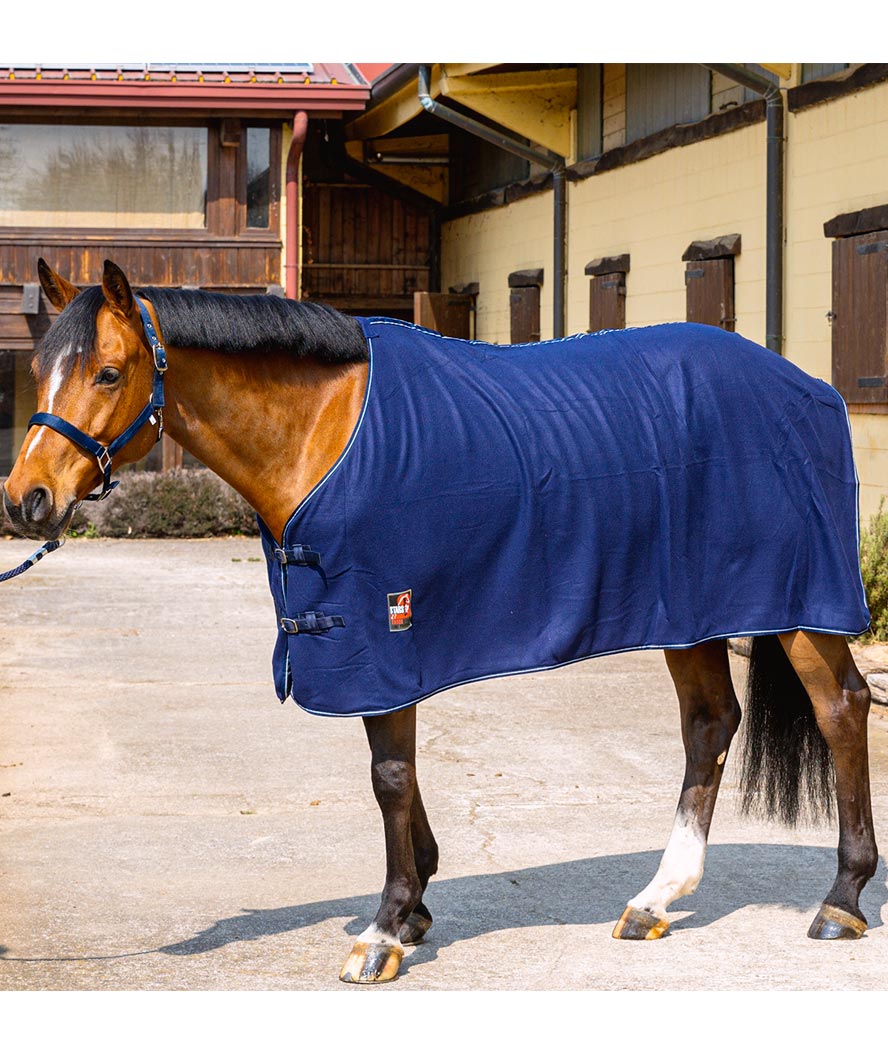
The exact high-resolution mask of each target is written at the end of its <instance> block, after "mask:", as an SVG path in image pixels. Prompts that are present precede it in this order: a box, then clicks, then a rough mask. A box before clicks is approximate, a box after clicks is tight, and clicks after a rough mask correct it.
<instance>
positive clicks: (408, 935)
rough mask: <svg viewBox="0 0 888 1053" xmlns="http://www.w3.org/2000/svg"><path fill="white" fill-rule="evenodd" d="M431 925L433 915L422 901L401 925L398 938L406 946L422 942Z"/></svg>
mask: <svg viewBox="0 0 888 1053" xmlns="http://www.w3.org/2000/svg"><path fill="white" fill-rule="evenodd" d="M431 927H432V916H431V914H429V912H428V910H427V909H426V908H425V907H424V906H423V905H422V903H420V904H419V906H418V907H417V908H416V910H415V911H413V913H412V914H410V915H409V916H408V918H407V920H406V921H405V922H404V924H403V925H402V926H401V931H400V932H399V933H398V939H399V940H400V941H401V943H402V944H404V946H405V947H406V946H409V945H412V944H414V943H422V940H423V937H424V936H425V934H426V933H427V932H428V931H429V929H430V928H431Z"/></svg>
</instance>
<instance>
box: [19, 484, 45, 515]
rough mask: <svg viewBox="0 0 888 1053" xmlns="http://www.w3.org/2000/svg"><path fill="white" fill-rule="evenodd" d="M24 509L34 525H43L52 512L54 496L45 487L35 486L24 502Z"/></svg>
mask: <svg viewBox="0 0 888 1053" xmlns="http://www.w3.org/2000/svg"><path fill="white" fill-rule="evenodd" d="M22 508H23V511H24V513H25V517H26V518H27V519H29V520H30V521H31V522H32V523H42V522H43V521H44V519H47V518H48V517H49V513H50V512H51V511H52V494H51V493H50V492H49V490H47V488H46V487H45V486H35V487H34V489H33V490H31V491H30V492H29V493H28V495H27V496H26V497H25V499H24V501H23V502H22Z"/></svg>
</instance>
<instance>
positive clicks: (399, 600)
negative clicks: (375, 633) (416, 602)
mask: <svg viewBox="0 0 888 1053" xmlns="http://www.w3.org/2000/svg"><path fill="white" fill-rule="evenodd" d="M388 609H389V630H390V631H391V632H393V633H399V632H402V631H403V630H404V629H409V628H410V626H411V625H412V624H413V589H405V590H404V591H403V592H390V593H389V594H388Z"/></svg>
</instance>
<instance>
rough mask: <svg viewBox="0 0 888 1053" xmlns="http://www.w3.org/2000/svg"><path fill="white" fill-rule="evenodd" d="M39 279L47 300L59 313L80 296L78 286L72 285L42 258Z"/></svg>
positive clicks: (38, 266)
mask: <svg viewBox="0 0 888 1053" xmlns="http://www.w3.org/2000/svg"><path fill="white" fill-rule="evenodd" d="M37 277H38V278H39V279H40V287H41V289H43V291H44V292H45V293H46V298H47V300H49V302H50V303H51V304H52V305H53V307H54V308H55V309H56V310H57V311H64V309H65V308H66V307H67V306H68V304H69V303H70V302H71V301H72V300H73V299H74V297H75V296H78V295H79V294H80V290H79V289H78V288H77V286H76V285H72V284H71V283H70V282H67V281H65V279H64V278H63V277H62V276H61V275H60V274H56V272H55V271H54V270H53V269H52V267H50V266H49V264H48V263H47V262H46V260H45V259H44V258H43V257H42V256H41V257H40V259H39V260H38V261H37Z"/></svg>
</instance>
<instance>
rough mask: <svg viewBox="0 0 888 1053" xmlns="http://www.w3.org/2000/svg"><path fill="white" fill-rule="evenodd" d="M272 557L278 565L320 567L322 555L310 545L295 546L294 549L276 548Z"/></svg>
mask: <svg viewBox="0 0 888 1053" xmlns="http://www.w3.org/2000/svg"><path fill="white" fill-rule="evenodd" d="M272 555H273V556H274V558H275V560H276V561H277V562H278V563H284V564H293V565H294V566H297V567H309V566H312V567H316V566H319V565H320V562H321V554H320V552H315V551H314V550H313V549H312V548H311V546H310V545H294V546H293V548H276V549H273V550H272Z"/></svg>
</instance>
